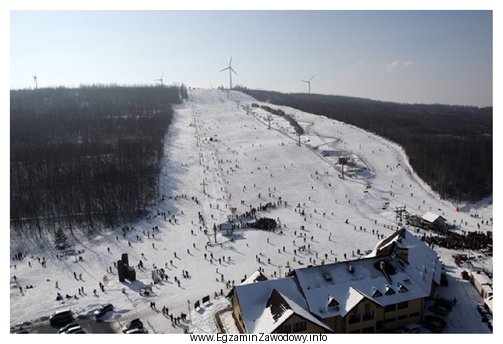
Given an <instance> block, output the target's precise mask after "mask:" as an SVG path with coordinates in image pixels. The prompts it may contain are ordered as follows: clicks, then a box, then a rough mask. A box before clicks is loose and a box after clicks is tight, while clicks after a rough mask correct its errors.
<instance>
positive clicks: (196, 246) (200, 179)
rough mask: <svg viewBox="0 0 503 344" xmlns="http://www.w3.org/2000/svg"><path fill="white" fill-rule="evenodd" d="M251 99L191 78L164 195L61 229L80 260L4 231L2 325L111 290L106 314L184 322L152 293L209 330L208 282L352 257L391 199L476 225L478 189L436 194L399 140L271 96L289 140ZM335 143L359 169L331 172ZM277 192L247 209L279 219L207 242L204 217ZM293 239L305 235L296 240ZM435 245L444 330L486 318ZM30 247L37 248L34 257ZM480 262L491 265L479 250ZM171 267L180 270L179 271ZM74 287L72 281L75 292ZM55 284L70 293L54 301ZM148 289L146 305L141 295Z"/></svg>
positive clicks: (101, 299)
mask: <svg viewBox="0 0 503 344" xmlns="http://www.w3.org/2000/svg"><path fill="white" fill-rule="evenodd" d="M252 103H259V102H257V101H255V100H254V99H253V98H251V97H249V96H247V95H244V94H242V93H239V92H234V91H231V92H226V91H219V90H191V91H190V98H189V101H187V102H186V103H184V104H183V105H180V106H178V107H177V109H176V113H175V115H174V119H173V122H172V125H171V126H170V128H169V131H168V133H167V134H166V137H165V158H164V161H163V163H164V165H163V166H164V168H163V171H162V174H161V179H160V182H161V193H162V194H164V195H165V199H164V201H162V202H160V203H159V205H158V206H157V207H154V208H152V209H151V213H150V217H147V218H144V219H140V220H138V221H137V222H135V223H131V224H128V226H129V227H132V228H133V229H131V230H128V231H126V232H125V234H123V231H122V227H120V228H115V229H113V228H110V229H108V231H107V232H105V233H103V232H100V233H96V232H90V231H89V230H88V229H87V228H84V229H82V230H74V236H73V237H71V239H70V241H71V242H72V244H73V245H74V248H75V250H76V251H81V252H82V253H81V254H79V255H78V256H80V257H82V261H80V260H79V259H77V257H78V256H67V257H64V258H59V259H58V258H57V257H56V255H57V254H58V252H57V251H56V250H55V249H54V245H53V243H52V238H51V237H47V238H45V239H44V240H41V239H35V238H29V239H28V238H27V239H25V240H22V241H20V240H16V241H11V256H12V255H13V254H14V253H16V252H23V253H25V254H26V255H27V258H25V259H24V260H22V261H17V260H13V259H12V257H11V268H10V275H11V279H10V282H11V289H10V300H11V305H10V322H11V326H13V325H16V324H20V323H22V322H25V321H34V320H37V319H41V318H44V317H47V316H48V315H50V314H51V313H52V312H53V311H54V310H56V309H61V308H71V309H72V310H74V311H76V312H77V313H79V314H84V315H85V314H89V312H90V311H91V310H92V309H94V308H95V307H97V306H98V305H100V304H102V303H106V302H111V303H113V304H114V306H115V311H114V314H113V315H112V317H113V318H115V319H117V320H119V321H120V322H121V323H124V322H126V321H127V320H130V319H133V318H136V317H139V318H141V319H143V320H144V323H145V324H146V327H147V329H149V332H150V333H182V332H183V331H184V327H183V326H178V325H174V324H172V323H171V321H170V319H169V317H166V316H164V315H163V314H162V312H161V311H160V310H161V308H162V307H163V306H166V307H168V309H169V312H170V313H172V314H174V315H175V317H176V316H178V315H180V313H181V312H184V313H187V312H188V311H189V305H190V311H191V316H190V319H189V320H190V323H191V324H192V325H191V326H189V328H190V330H191V331H194V332H214V331H216V325H215V324H214V321H213V313H214V312H215V311H217V310H220V309H224V308H225V307H227V305H228V304H227V303H226V302H225V300H224V299H223V297H222V296H220V294H221V293H223V294H224V295H226V294H227V293H228V292H229V291H230V289H229V288H227V287H229V286H230V285H232V283H233V282H234V283H239V282H240V281H241V280H242V279H243V277H244V276H245V275H249V274H250V273H252V272H253V271H255V270H257V269H258V268H262V269H264V273H265V275H267V276H271V277H274V276H280V275H284V274H285V273H286V272H287V270H288V268H287V267H288V266H289V267H291V268H296V267H302V266H306V265H309V264H320V263H321V261H322V260H325V262H333V261H335V260H344V259H354V258H356V257H357V250H360V252H362V253H363V252H365V251H366V250H371V249H372V248H373V247H374V245H375V244H376V243H377V241H378V240H379V238H378V236H382V235H384V236H388V235H389V234H391V233H392V232H393V231H394V230H396V229H397V222H396V219H395V212H394V209H395V207H397V206H406V208H407V210H408V211H409V212H411V213H415V214H418V215H421V214H423V213H424V212H427V211H432V212H436V213H438V214H439V215H442V216H444V217H445V218H446V219H447V220H448V222H450V223H457V224H460V223H463V225H462V229H465V230H478V229H477V221H480V220H484V223H485V220H489V219H490V218H491V219H492V205H491V204H488V202H485V203H484V204H483V205H482V204H478V205H474V206H469V205H463V208H462V210H463V211H461V212H458V211H456V207H459V206H460V205H457V204H452V203H451V202H449V201H446V200H441V199H440V198H439V197H438V195H436V194H435V193H434V192H433V191H432V190H431V189H430V188H429V186H427V185H426V184H425V183H424V182H423V181H422V180H421V179H420V178H419V177H417V176H416V174H415V173H414V171H413V170H412V168H411V167H410V165H409V163H408V161H407V158H406V155H405V153H404V151H403V150H402V149H401V148H400V147H399V146H397V145H396V144H394V143H391V142H389V141H387V140H385V139H383V138H381V137H378V136H376V135H374V134H371V133H368V132H365V131H363V130H361V129H358V128H356V127H353V126H351V125H347V124H344V123H341V122H337V121H334V120H331V119H328V118H325V117H322V116H315V115H312V114H308V113H304V112H301V111H298V110H295V109H291V108H287V107H280V106H272V107H273V108H281V109H283V110H284V111H285V112H286V113H288V114H290V115H292V116H293V117H294V118H295V119H296V120H297V122H298V123H299V124H301V126H302V127H303V128H304V130H305V134H304V135H302V136H301V142H302V145H301V146H299V145H297V135H296V134H295V132H294V131H293V128H292V127H291V126H290V125H289V123H288V122H287V121H286V120H285V119H283V118H281V117H278V116H275V115H271V118H272V121H271V127H272V128H271V129H270V130H269V129H268V121H267V116H268V115H269V114H268V113H267V112H265V111H264V110H261V109H256V108H251V107H250V108H248V106H249V105H251V104H252ZM269 106H270V105H269ZM247 109H248V110H247ZM340 154H344V155H345V156H348V157H350V158H351V160H352V161H354V162H355V163H356V164H357V166H366V167H367V168H368V169H367V170H363V171H361V172H360V173H355V174H354V175H353V176H352V177H346V178H344V179H341V178H340V177H339V175H340V173H341V172H340V171H339V169H340V167H339V166H336V167H334V162H335V161H336V159H334V157H335V156H339V155H340ZM203 191H204V192H203ZM280 199H281V201H282V203H281V205H279V206H277V207H275V208H269V209H267V210H266V211H261V212H259V215H258V217H263V216H265V217H270V218H273V219H278V220H279V221H280V223H281V226H282V228H281V229H279V230H277V231H275V232H274V233H272V232H266V231H261V230H252V229H242V230H239V231H238V232H237V234H236V235H235V236H234V240H232V241H231V240H229V237H226V236H223V235H221V233H218V234H217V235H216V239H217V244H216V245H215V244H214V233H213V225H214V224H216V225H217V226H218V225H219V224H220V223H223V222H225V221H227V219H228V216H230V215H231V208H234V209H235V212H236V214H241V213H244V212H245V211H249V210H250V208H251V207H258V206H259V205H265V204H266V203H268V202H271V203H277V202H278V201H279V200H280ZM299 206H300V207H299ZM301 211H304V215H303V216H302V215H301V214H300V213H301ZM163 213H166V220H165V218H164V216H163ZM158 214H159V215H158ZM199 214H201V216H202V217H203V218H204V224H203V223H201V222H200V221H199ZM474 214H478V215H479V218H474V217H472V216H471V215H474ZM172 216H174V217H172ZM170 218H171V219H172V220H171V222H169V221H168V219H170ZM175 219H176V222H175V221H174V220H175ZM346 220H347V223H346ZM489 223H490V225H487V226H486V225H482V227H481V229H480V230H482V231H492V220H491V221H489ZM301 226H304V229H301ZM154 227H158V230H157V229H156V230H154ZM205 230H207V232H206V234H205V232H204V231H205ZM206 245H207V246H206ZM302 245H306V246H307V247H308V249H307V250H306V251H303V252H298V248H299V246H302ZM205 246H206V247H205ZM294 250H297V255H294ZM438 252H439V254H440V255H441V257H442V260H443V262H444V263H445V264H446V266H447V270H448V273H449V276H450V278H449V282H450V283H449V287H448V288H445V289H444V291H443V292H445V293H448V294H449V295H455V296H456V297H457V300H458V305H457V307H456V308H455V310H454V311H453V312H452V313H451V314H450V315H449V317H448V325H449V326H448V329H447V332H476V333H483V332H488V329H487V327H486V325H485V324H483V323H481V322H480V320H479V319H480V318H479V316H478V314H477V313H476V310H475V305H476V303H477V302H481V301H482V299H481V298H480V296H478V294H477V293H476V291H475V289H474V288H473V287H472V286H471V285H469V284H467V283H465V282H463V281H460V270H459V268H458V267H457V266H455V264H454V263H453V259H452V257H451V256H452V254H453V253H455V252H453V251H450V250H444V249H439V250H438ZM122 253H128V254H129V262H130V264H131V265H134V266H136V265H137V264H138V262H139V260H142V262H143V264H144V267H145V269H143V270H139V269H136V271H137V279H138V281H137V282H135V283H121V282H119V281H118V278H117V269H115V268H114V262H116V261H117V260H118V259H120V256H121V254H122ZM175 254H176V255H175ZM205 256H206V258H205ZM295 256H296V257H297V258H296V259H295V258H294V257H295ZM211 257H213V258H211ZM39 258H40V261H41V262H42V261H43V260H44V259H45V261H46V264H45V265H46V267H43V266H42V264H41V263H39V260H38V259H39ZM258 259H260V261H258ZM487 265H489V266H490V267H491V270H492V260H489V261H488V262H487ZM110 267H111V271H112V272H110V271H108V269H109V268H110ZM154 267H157V268H164V269H165V270H166V273H167V275H168V276H169V278H168V281H164V282H161V283H158V284H154V285H153V287H152V290H153V293H152V294H151V295H150V296H147V297H145V296H140V295H139V292H138V291H139V289H140V287H141V285H149V284H150V283H151V281H152V278H151V271H152V270H153V269H154ZM183 271H188V273H189V276H190V277H189V278H185V277H183ZM74 273H75V275H74ZM14 276H16V278H17V281H15V280H14ZM80 276H81V277H82V279H80ZM175 277H176V278H177V279H178V280H179V281H180V285H178V284H177V283H176V282H175V279H174V278H175ZM228 281H230V284H229V283H227V282H228ZM99 282H102V283H103V285H104V292H102V291H101V290H100V288H99V285H98V283H99ZM56 283H57V284H58V288H56ZM18 285H20V286H22V287H23V290H22V293H21V292H20V290H19V288H18ZM26 286H33V288H30V289H26ZM81 287H83V288H84V293H85V294H84V295H79V288H81ZM93 289H96V290H97V293H96V294H95V295H94V293H93ZM57 292H59V293H61V294H62V295H63V296H65V295H66V294H68V295H76V296H77V297H78V299H66V298H64V300H63V301H56V294H57ZM207 295H209V296H210V298H211V304H210V305H208V304H207V305H205V306H203V307H202V308H200V309H198V310H197V311H194V309H193V304H194V302H196V301H197V300H201V299H202V298H203V297H204V296H207ZM215 295H219V296H218V298H217V299H215ZM151 301H154V302H155V303H156V308H157V310H155V309H151V307H150V302H151ZM224 319H228V317H225V316H224ZM184 324H186V323H184Z"/></svg>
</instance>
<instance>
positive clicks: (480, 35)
mask: <svg viewBox="0 0 503 344" xmlns="http://www.w3.org/2000/svg"><path fill="white" fill-rule="evenodd" d="M492 24H493V23H492V12H491V11H151V12H148V11H142V12H139V11H130V12H126V11H110V12H106V11H102V12H96V11H30V12H25V11H13V12H11V54H10V57H11V68H10V70H11V82H10V86H11V88H15V89H17V88H28V87H33V78H32V75H33V74H34V73H35V72H36V74H37V76H38V81H39V87H45V86H59V85H65V86H78V85H79V84H90V83H119V84H149V83H150V84H153V83H154V82H155V81H154V80H155V79H157V78H159V76H160V74H161V73H162V72H164V73H165V74H164V79H165V82H166V83H168V84H169V83H173V82H176V83H181V82H183V83H185V84H186V85H188V86H195V87H205V88H209V87H218V86H221V85H225V86H226V87H227V86H228V73H226V72H219V70H220V69H222V68H225V67H226V66H227V64H228V61H229V57H230V56H231V55H232V56H233V63H232V65H233V68H234V69H235V70H236V72H237V73H238V75H237V76H234V77H233V82H234V84H235V85H242V86H246V87H250V88H260V89H267V90H276V91H283V92H305V91H306V90H307V87H306V84H304V83H302V82H301V81H300V80H301V79H307V78H310V77H311V76H312V75H315V77H314V79H313V81H312V92H313V93H323V94H339V95H349V96H356V97H366V98H372V99H378V100H391V101H398V102H409V103H416V102H423V103H445V104H461V105H476V106H487V105H492V101H493V98H492V93H493V90H492V82H493V67H492V64H493V60H492V54H493V49H492V40H493V33H492Z"/></svg>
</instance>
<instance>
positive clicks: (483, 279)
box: [472, 273, 493, 285]
mask: <svg viewBox="0 0 503 344" xmlns="http://www.w3.org/2000/svg"><path fill="white" fill-rule="evenodd" d="M472 276H473V279H474V280H476V281H477V282H478V284H479V285H484V284H490V285H492V284H493V280H492V279H491V278H489V276H487V275H486V274H485V273H474V274H472Z"/></svg>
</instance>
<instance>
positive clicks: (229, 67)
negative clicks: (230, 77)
mask: <svg viewBox="0 0 503 344" xmlns="http://www.w3.org/2000/svg"><path fill="white" fill-rule="evenodd" d="M229 68H230V70H231V71H232V72H233V73H234V74H236V75H238V73H236V71H235V70H234V69H232V67H229Z"/></svg>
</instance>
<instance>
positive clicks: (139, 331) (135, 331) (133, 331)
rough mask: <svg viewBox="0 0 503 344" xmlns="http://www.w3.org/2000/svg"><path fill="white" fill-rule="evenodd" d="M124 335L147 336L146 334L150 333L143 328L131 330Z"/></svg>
mask: <svg viewBox="0 0 503 344" xmlns="http://www.w3.org/2000/svg"><path fill="white" fill-rule="evenodd" d="M124 333H125V334H146V333H148V331H147V330H145V329H144V328H143V327H141V328H132V329H130V330H127V331H126V332H124Z"/></svg>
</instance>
